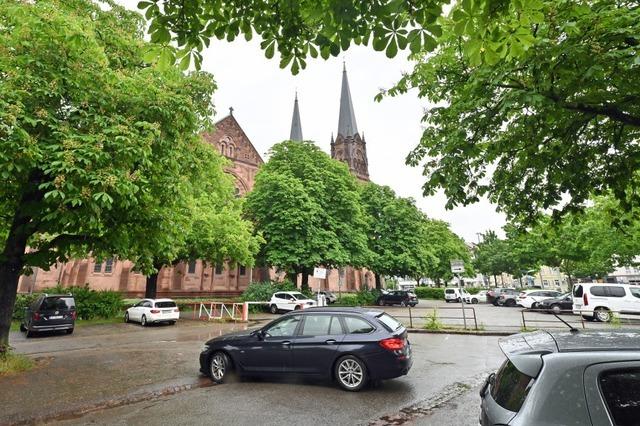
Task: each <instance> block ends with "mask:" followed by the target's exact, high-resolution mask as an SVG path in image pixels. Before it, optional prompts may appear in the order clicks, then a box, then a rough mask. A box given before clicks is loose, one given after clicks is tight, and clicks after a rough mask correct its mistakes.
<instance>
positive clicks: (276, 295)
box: [273, 293, 283, 299]
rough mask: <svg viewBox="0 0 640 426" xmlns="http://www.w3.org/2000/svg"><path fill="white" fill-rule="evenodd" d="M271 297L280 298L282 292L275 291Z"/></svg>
mask: <svg viewBox="0 0 640 426" xmlns="http://www.w3.org/2000/svg"><path fill="white" fill-rule="evenodd" d="M273 297H275V298H276V299H282V298H283V297H282V294H281V293H276V294H274V295H273Z"/></svg>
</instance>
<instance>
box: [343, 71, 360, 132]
mask: <svg viewBox="0 0 640 426" xmlns="http://www.w3.org/2000/svg"><path fill="white" fill-rule="evenodd" d="M356 133H358V126H357V125H356V115H355V113H354V112H353V103H352V102H351V91H350V90H349V80H348V79H347V66H346V65H343V68H342V90H341V92H340V117H339V118H338V135H342V136H343V137H349V136H354V135H355V134H356Z"/></svg>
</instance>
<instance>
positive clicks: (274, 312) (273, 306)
mask: <svg viewBox="0 0 640 426" xmlns="http://www.w3.org/2000/svg"><path fill="white" fill-rule="evenodd" d="M269 312H271V313H272V314H277V313H278V307H277V306H276V305H271V307H269Z"/></svg>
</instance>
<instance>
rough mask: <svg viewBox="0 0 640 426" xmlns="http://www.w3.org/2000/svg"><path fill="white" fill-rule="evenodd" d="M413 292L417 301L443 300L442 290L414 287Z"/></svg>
mask: <svg viewBox="0 0 640 426" xmlns="http://www.w3.org/2000/svg"><path fill="white" fill-rule="evenodd" d="M414 291H415V293H416V296H418V299H436V300H444V288H433V287H416V288H415V290H414Z"/></svg>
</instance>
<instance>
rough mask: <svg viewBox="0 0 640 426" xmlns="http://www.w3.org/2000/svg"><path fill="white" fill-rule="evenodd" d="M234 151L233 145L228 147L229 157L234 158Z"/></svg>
mask: <svg viewBox="0 0 640 426" xmlns="http://www.w3.org/2000/svg"><path fill="white" fill-rule="evenodd" d="M234 151H235V148H234V146H233V145H229V157H231V158H233V157H234Z"/></svg>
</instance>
